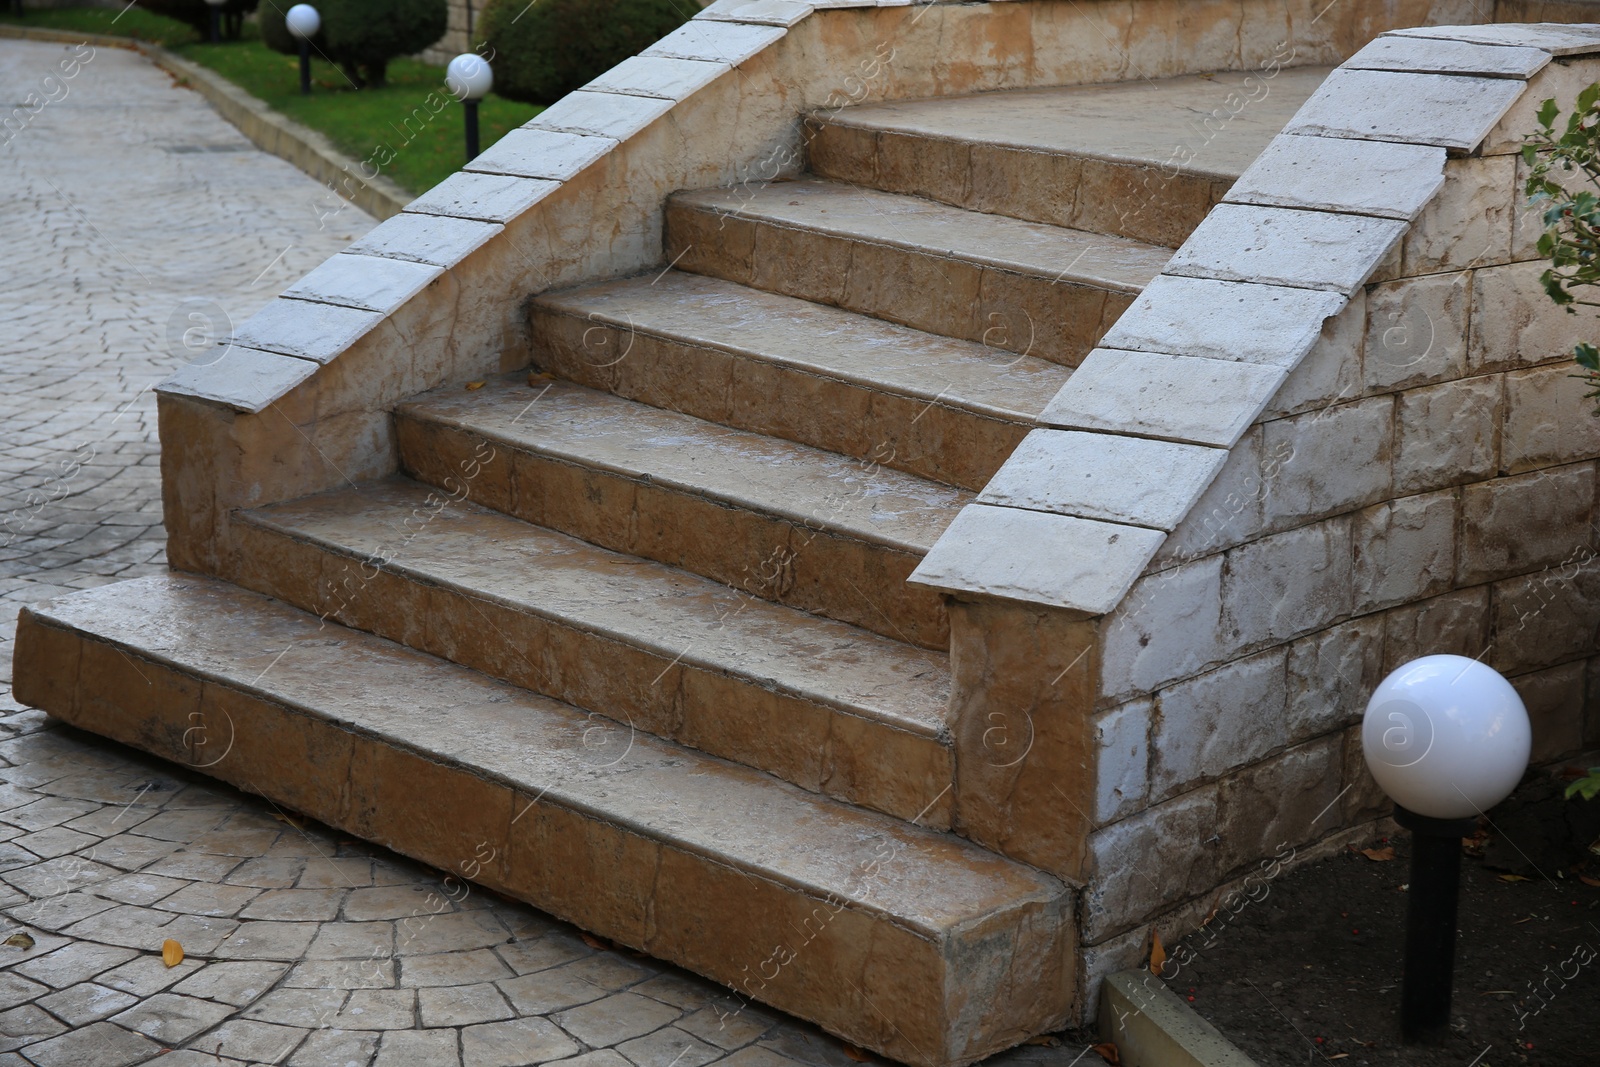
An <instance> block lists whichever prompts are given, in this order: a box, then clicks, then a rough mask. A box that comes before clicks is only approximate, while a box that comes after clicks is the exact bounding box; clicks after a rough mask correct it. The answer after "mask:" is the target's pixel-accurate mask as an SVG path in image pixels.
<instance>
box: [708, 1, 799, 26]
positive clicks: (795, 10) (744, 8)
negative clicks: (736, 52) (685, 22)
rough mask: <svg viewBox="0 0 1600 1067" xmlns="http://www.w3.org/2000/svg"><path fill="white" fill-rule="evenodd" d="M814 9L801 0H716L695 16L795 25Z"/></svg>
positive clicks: (770, 24) (773, 24) (719, 19)
mask: <svg viewBox="0 0 1600 1067" xmlns="http://www.w3.org/2000/svg"><path fill="white" fill-rule="evenodd" d="M812 10H813V7H812V5H811V4H807V3H800V2H799V0H716V2H715V3H712V4H709V5H707V6H706V7H703V8H701V9H700V11H699V12H698V13H697V14H696V15H695V18H697V19H709V20H712V21H717V22H754V23H761V24H765V25H768V26H793V25H794V24H795V23H797V22H799V21H800V20H801V19H803V18H805V17H806V16H807V15H809V14H811V12H812Z"/></svg>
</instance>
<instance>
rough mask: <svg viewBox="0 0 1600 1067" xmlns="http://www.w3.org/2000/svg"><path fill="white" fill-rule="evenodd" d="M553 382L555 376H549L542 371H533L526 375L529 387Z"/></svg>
mask: <svg viewBox="0 0 1600 1067" xmlns="http://www.w3.org/2000/svg"><path fill="white" fill-rule="evenodd" d="M555 380H556V376H555V375H554V374H550V373H549V372H547V371H542V370H541V371H534V372H533V373H532V374H530V375H528V384H529V385H543V384H544V383H545V382H553V381H555Z"/></svg>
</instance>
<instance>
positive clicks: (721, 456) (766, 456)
mask: <svg viewBox="0 0 1600 1067" xmlns="http://www.w3.org/2000/svg"><path fill="white" fill-rule="evenodd" d="M536 397H537V399H536ZM402 410H404V411H405V412H407V413H409V414H411V415H413V416H415V417H419V418H425V419H429V420H436V421H440V422H443V423H445V424H447V425H453V426H460V427H463V428H465V429H468V430H470V431H471V432H473V433H476V434H479V435H482V436H484V437H487V438H489V439H490V440H491V441H497V442H501V443H504V444H506V445H509V446H512V447H515V448H519V449H527V450H531V451H536V452H539V453H540V454H543V455H547V456H550V457H552V458H556V459H559V460H562V461H565V462H569V463H574V464H578V465H580V466H582V467H586V468H593V469H599V470H605V471H611V472H614V473H617V474H620V475H622V476H624V477H627V478H631V479H648V480H649V481H650V482H652V483H654V484H657V485H661V486H665V487H669V488H674V489H677V490H679V491H681V492H685V493H691V494H693V495H695V496H703V497H709V498H713V499H716V500H719V501H722V502H724V503H725V504H727V505H731V506H735V507H739V508H744V509H748V510H754V511H759V512H762V513H764V514H769V515H776V516H780V517H782V518H784V519H787V520H789V521H791V522H799V523H811V524H820V525H822V526H823V527H825V528H828V529H833V530H842V531H849V532H850V533H851V534H852V535H853V536H856V537H858V538H860V539H861V540H864V541H868V542H871V543H875V544H879V545H885V546H888V547H892V548H900V549H904V550H907V551H912V552H924V551H926V550H927V549H928V547H929V546H931V545H932V544H933V542H934V541H935V540H936V539H937V538H938V536H939V534H940V532H942V531H943V529H944V527H945V526H946V525H947V524H948V523H949V522H950V520H951V518H952V517H953V516H954V515H955V513H956V511H957V510H958V509H959V508H960V507H961V506H962V505H963V504H965V503H966V502H967V501H968V500H970V499H971V494H970V493H966V492H964V491H962V490H959V489H954V488H951V487H949V486H945V485H940V484H938V483H936V482H930V481H927V480H925V479H922V478H917V477H914V476H912V475H908V474H902V473H900V472H899V471H894V470H888V469H877V470H872V469H869V468H868V467H867V466H866V465H864V464H862V463H860V462H859V461H856V460H853V459H848V458H846V457H844V456H840V455H836V454H834V453H830V452H822V451H820V450H818V449H814V448H808V447H806V446H804V445H797V444H794V443H792V442H789V441H782V440H779V439H777V438H772V437H764V436H761V435H759V434H753V433H748V432H745V431H742V430H732V429H729V428H727V427H725V426H718V425H716V424H714V423H709V422H704V421H702V420H700V419H695V418H691V417H689V416H687V415H680V414H678V413H676V412H671V411H662V410H660V409H658V408H652V407H648V406H646V405H644V404H638V403H634V402H633V401H629V400H623V399H621V398H619V397H615V396H610V395H608V394H605V393H599V392H595V391H594V390H591V389H584V388H581V387H579V386H574V385H568V384H566V383H563V382H552V383H549V385H548V388H546V387H541V388H540V390H539V391H538V392H537V393H535V391H534V390H532V389H530V388H529V387H528V386H527V385H526V384H525V383H524V382H523V376H522V375H516V376H514V377H513V378H510V379H493V380H491V381H490V382H489V383H488V384H487V385H486V386H485V387H483V388H481V389H477V390H474V391H470V392H469V391H467V390H464V389H462V388H461V387H460V386H459V385H457V386H447V387H445V388H443V389H440V390H436V391H434V392H432V393H428V394H425V395H424V396H422V397H420V398H418V399H416V400H413V401H410V402H408V403H406V404H405V405H403V406H402Z"/></svg>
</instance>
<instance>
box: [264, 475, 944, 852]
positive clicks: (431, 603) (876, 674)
mask: <svg viewBox="0 0 1600 1067" xmlns="http://www.w3.org/2000/svg"><path fill="white" fill-rule="evenodd" d="M238 521H239V522H240V523H241V525H242V527H243V529H242V531H241V536H242V537H243V538H244V542H243V543H244V544H245V546H246V547H245V552H244V553H243V555H244V557H245V559H246V560H247V561H248V562H247V564H246V565H245V566H244V567H243V569H241V571H240V572H239V574H238V576H237V580H238V581H239V583H240V584H241V585H244V586H245V587H247V588H250V589H255V590H257V591H258V592H262V593H267V594H269V595H271V596H274V597H277V598H278V599H279V600H283V601H286V602H288V603H291V604H294V605H295V606H297V607H301V608H304V609H306V610H309V611H313V612H316V613H317V614H318V615H322V616H325V617H328V618H331V619H334V620H336V621H338V622H340V623H343V624H344V625H346V626H353V627H355V628H357V629H360V630H366V631H368V632H371V633H376V634H378V635H379V636H381V637H386V638H389V639H390V640H394V641H398V642H400V643H402V644H405V645H408V646H410V647H412V648H416V649H419V650H421V651H424V652H429V653H432V654H434V655H436V656H442V657H444V658H445V659H448V660H451V661H452V662H455V663H460V664H462V665H464V666H467V667H472V668H475V669H477V670H480V671H483V672H484V673H486V674H490V675H493V676H494V677H496V678H501V679H504V680H506V681H509V682H512V683H515V684H516V685H519V686H521V687H522V688H524V689H529V690H532V691H534V692H537V693H543V694H544V695H546V696H550V697H554V698H556V699H558V700H561V701H564V702H566V703H568V704H575V705H577V706H579V707H582V708H587V709H591V710H594V711H597V712H599V713H600V714H602V715H605V716H608V717H609V718H611V719H613V720H616V721H618V722H620V723H622V724H624V725H625V726H628V727H633V728H636V729H639V730H643V731H645V732H647V733H650V734H654V735H655V736H657V737H664V738H668V739H670V740H674V741H678V742H680V743H682V744H685V745H690V746H692V747H694V748H697V749H700V750H702V751H705V752H709V753H711V754H712V755H716V756H722V757H724V758H726V759H730V760H733V761H734V762H736V763H742V764H745V765H746V766H750V767H755V768H757V769H759V770H764V771H768V772H770V773H772V774H775V775H777V776H778V777H780V778H783V779H785V780H786V781H790V782H793V783H795V784H796V785H799V786H802V787H804V788H806V789H810V790H813V791H816V792H821V793H826V794H827V795H829V796H833V797H838V798H839V799H841V800H847V801H851V802H853V803H857V804H861V805H863V806H865V807H869V808H873V809H875V810H878V811H883V812H886V813H888V814H890V815H895V816H898V817H900V818H903V819H914V818H918V817H920V818H921V822H922V825H924V826H931V827H934V828H936V829H946V828H948V827H949V824H950V816H949V811H950V807H951V805H950V803H949V801H950V797H949V792H950V783H951V781H952V776H953V771H954V768H953V765H952V754H951V749H950V746H949V736H948V731H947V730H946V728H945V705H946V702H947V701H948V698H949V690H950V668H949V660H948V658H947V657H946V656H943V655H941V654H939V653H936V652H929V651H925V650H923V649H917V648H913V647H911V646H910V645H906V644H903V643H901V642H898V641H891V640H889V639H887V638H884V637H879V636H878V635H876V634H872V633H868V632H866V631H864V630H861V629H858V628H856V627H853V626H847V625H845V624H844V623H840V622H834V621H832V620H830V619H823V618H819V617H817V616H815V615H808V614H806V613H804V612H800V611H796V610H794V609H793V608H785V607H781V606H778V605H776V604H772V603H769V602H768V601H765V600H759V599H756V598H754V597H750V596H746V595H744V594H742V593H739V592H736V591H734V590H732V589H729V588H728V587H727V586H724V585H719V584H717V583H715V582H712V581H709V580H708V579H705V578H701V577H697V576H695V575H692V574H688V573H686V572H684V571H681V570H675V569H673V568H671V567H667V566H664V565H662V564H659V563H651V562H648V561H646V560H642V559H638V558H637V557H633V556H624V555H620V554H618V553H616V552H609V551H607V550H605V549H601V548H596V547H594V546H593V545H590V544H586V543H585V542H583V541H578V540H575V539H574V538H571V537H567V536H566V535H564V534H559V533H555V532H553V531H550V530H545V529H541V528H539V527H537V526H530V525H528V524H527V523H525V522H521V521H519V520H517V519H513V518H511V517H509V516H506V515H502V514H500V513H499V512H497V511H491V510H490V509H488V508H484V507H479V506H478V505H476V504H472V503H451V502H449V501H448V500H447V499H446V498H443V497H441V496H440V495H439V494H437V493H435V492H432V491H430V490H429V489H428V488H427V487H426V486H423V485H421V484H419V483H417V482H413V481H410V480H408V479H404V478H393V479H389V480H386V481H383V482H377V483H369V484H367V485H362V486H358V487H356V488H351V489H342V490H338V491H336V492H331V493H323V494H319V495H317V496H313V497H307V498H304V499H302V500H297V501H293V502H291V503H287V504H279V505H275V506H272V507H268V508H262V509H258V510H256V511H252V512H247V513H244V514H242V515H241V516H240V517H239V520H238ZM597 736H598V735H597Z"/></svg>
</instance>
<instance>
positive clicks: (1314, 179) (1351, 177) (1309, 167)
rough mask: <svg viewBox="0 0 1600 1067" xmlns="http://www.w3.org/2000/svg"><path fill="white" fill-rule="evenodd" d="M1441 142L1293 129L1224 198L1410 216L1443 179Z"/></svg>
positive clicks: (1419, 209) (1353, 212)
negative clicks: (1315, 133) (1321, 134)
mask: <svg viewBox="0 0 1600 1067" xmlns="http://www.w3.org/2000/svg"><path fill="white" fill-rule="evenodd" d="M1444 165H1445V160H1444V149H1443V148H1438V147H1435V146H1431V145H1411V144H1394V143H1392V142H1386V141H1353V140H1350V139H1348V138H1333V137H1314V136H1296V135H1292V134H1285V135H1283V136H1280V137H1276V138H1274V139H1273V141H1272V143H1271V144H1270V145H1268V146H1267V149H1266V151H1264V152H1262V153H1261V155H1260V157H1259V158H1257V159H1256V161H1255V162H1254V163H1252V164H1251V165H1250V169H1249V170H1247V171H1245V172H1244V174H1243V175H1241V176H1240V178H1239V180H1238V181H1237V182H1235V183H1234V184H1233V188H1231V189H1229V190H1228V196H1227V202H1228V203H1232V204H1258V205H1262V206H1268V207H1288V208H1304V209H1307V210H1322V211H1347V212H1350V213H1351V214H1356V215H1378V216H1380V217H1383V218H1391V219H1406V220H1408V221H1409V220H1412V219H1415V218H1416V217H1417V214H1418V213H1419V212H1421V211H1422V209H1423V206H1424V205H1425V204H1427V203H1428V201H1429V200H1430V199H1432V198H1433V196H1434V194H1436V193H1437V192H1438V191H1439V187H1440V185H1442V184H1443V183H1444V174H1443V169H1444Z"/></svg>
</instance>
